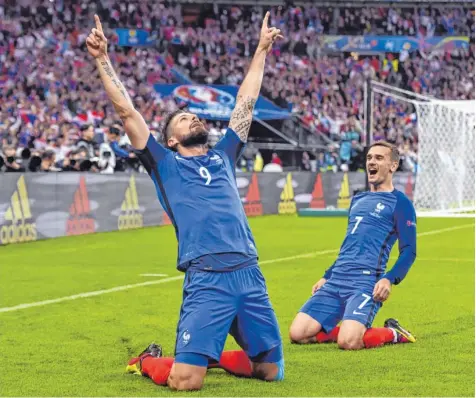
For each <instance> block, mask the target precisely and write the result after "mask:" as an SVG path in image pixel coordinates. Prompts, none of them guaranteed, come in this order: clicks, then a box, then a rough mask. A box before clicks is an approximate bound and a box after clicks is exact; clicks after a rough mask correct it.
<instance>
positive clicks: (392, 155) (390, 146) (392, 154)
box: [369, 141, 400, 162]
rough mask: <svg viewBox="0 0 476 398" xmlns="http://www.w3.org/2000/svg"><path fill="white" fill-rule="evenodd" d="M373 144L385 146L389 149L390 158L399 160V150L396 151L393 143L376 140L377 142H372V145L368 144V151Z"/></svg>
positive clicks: (395, 160) (394, 160)
mask: <svg viewBox="0 0 476 398" xmlns="http://www.w3.org/2000/svg"><path fill="white" fill-rule="evenodd" d="M374 146H383V147H385V148H388V149H390V158H391V159H392V161H393V162H400V152H398V148H397V147H396V146H395V145H393V144H391V143H390V142H387V141H377V142H374V143H373V144H372V145H370V147H369V151H370V149H371V148H373V147H374Z"/></svg>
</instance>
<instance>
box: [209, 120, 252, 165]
mask: <svg viewBox="0 0 476 398" xmlns="http://www.w3.org/2000/svg"><path fill="white" fill-rule="evenodd" d="M244 147H245V143H244V142H243V141H241V140H240V137H238V135H237V134H236V133H235V132H234V131H233V130H232V129H231V128H228V129H227V130H226V133H225V135H224V136H223V137H222V139H221V140H220V141H218V143H217V144H216V145H215V147H214V148H213V149H216V150H219V151H223V152H225V154H226V155H227V156H228V158H229V159H230V161H231V163H232V164H235V163H236V161H237V160H238V159H239V157H240V156H241V153H242V152H243V149H244Z"/></svg>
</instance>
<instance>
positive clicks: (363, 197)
mask: <svg viewBox="0 0 476 398" xmlns="http://www.w3.org/2000/svg"><path fill="white" fill-rule="evenodd" d="M399 160H400V156H399V153H398V149H397V148H396V147H395V146H394V145H392V144H390V143H387V142H384V141H378V142H376V143H374V144H373V145H371V147H370V149H369V152H368V154H367V176H368V181H369V183H370V192H363V193H359V194H357V195H355V196H354V197H353V198H352V201H351V203H350V209H349V222H348V226H347V233H346V236H345V239H344V242H343V243H342V246H341V248H340V252H339V255H338V256H337V260H336V261H335V262H334V264H333V265H332V266H331V267H330V268H329V269H328V270H327V271H326V273H325V274H324V276H323V277H322V278H321V279H320V280H319V281H318V282H317V283H316V284H315V285H314V286H313V287H312V296H311V297H310V298H309V300H308V301H307V302H306V303H305V304H304V306H303V307H302V308H301V310H300V312H299V313H298V314H297V315H296V318H295V319H294V321H293V323H292V325H291V328H290V331H289V336H290V338H291V341H292V342H294V343H298V344H309V343H324V342H335V341H337V344H338V345H339V347H340V348H342V349H346V350H358V349H361V348H372V347H378V346H381V345H383V344H387V343H407V342H415V341H416V339H415V337H414V336H413V335H412V334H411V333H410V332H409V331H408V330H405V329H404V328H403V327H402V326H401V325H400V323H399V322H398V321H396V320H395V319H391V318H390V319H387V320H386V321H385V323H384V327H383V328H372V327H371V325H372V323H373V320H374V318H375V316H376V314H377V311H378V310H379V309H380V307H381V306H382V303H383V302H384V301H385V300H387V299H388V297H389V295H390V290H391V286H392V285H398V284H399V283H400V282H401V281H402V280H403V278H405V276H406V274H407V273H408V271H409V270H410V267H411V266H412V264H413V262H414V261H415V258H416V215H415V209H414V208H413V205H412V203H411V202H410V200H409V199H408V198H407V197H406V196H405V195H404V194H403V193H402V192H400V191H397V190H396V189H394V187H393V182H392V178H393V174H394V173H395V171H396V170H397V168H398V164H399ZM397 239H398V247H399V252H400V254H399V257H398V259H397V261H396V263H395V264H394V266H393V267H392V269H390V270H386V267H387V262H388V258H389V255H390V252H391V250H392V247H393V245H394V244H395V242H396V240H397ZM341 321H342V324H341V325H340V327H339V326H337V324H338V323H339V322H341Z"/></svg>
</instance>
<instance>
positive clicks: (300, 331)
mask: <svg viewBox="0 0 476 398" xmlns="http://www.w3.org/2000/svg"><path fill="white" fill-rule="evenodd" d="M321 329H322V327H321V325H320V323H319V322H317V321H316V320H315V319H314V318H312V317H310V316H309V315H307V314H304V313H303V312H300V313H298V314H297V315H296V318H294V321H293V323H292V324H291V327H290V328H289V339H290V340H291V342H293V343H297V344H299V343H301V344H303V343H308V342H309V339H310V338H312V337H315V336H316V334H317V333H319V331H320V330H321Z"/></svg>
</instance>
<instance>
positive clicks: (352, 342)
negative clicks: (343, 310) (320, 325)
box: [337, 320, 367, 350]
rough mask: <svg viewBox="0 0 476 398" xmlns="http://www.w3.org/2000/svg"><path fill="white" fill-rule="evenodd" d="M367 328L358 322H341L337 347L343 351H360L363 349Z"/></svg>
mask: <svg viewBox="0 0 476 398" xmlns="http://www.w3.org/2000/svg"><path fill="white" fill-rule="evenodd" d="M366 330H367V328H366V327H365V326H364V325H363V324H361V323H360V322H357V321H353V320H346V321H344V322H342V325H341V327H340V331H339V335H338V336H337V345H338V346H339V348H341V349H343V350H360V349H362V348H364V334H365V331H366Z"/></svg>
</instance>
